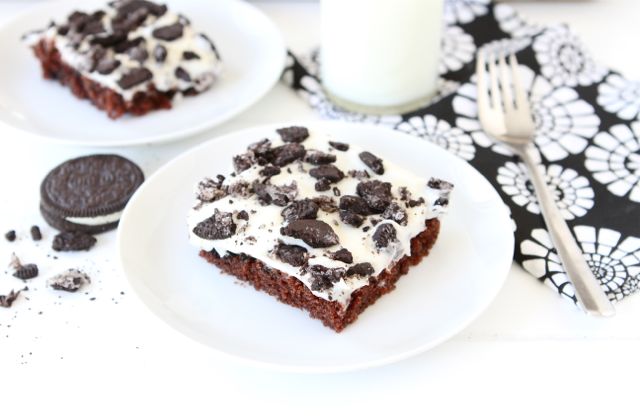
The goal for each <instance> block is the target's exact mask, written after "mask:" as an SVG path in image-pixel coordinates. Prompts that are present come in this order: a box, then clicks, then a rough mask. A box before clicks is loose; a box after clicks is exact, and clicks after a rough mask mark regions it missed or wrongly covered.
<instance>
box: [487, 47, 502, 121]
mask: <svg viewBox="0 0 640 420" xmlns="http://www.w3.org/2000/svg"><path fill="white" fill-rule="evenodd" d="M489 77H490V78H491V106H492V107H493V109H494V111H500V112H502V104H501V103H500V85H499V84H498V71H497V70H496V60H495V53H493V52H492V53H491V55H490V56H489Z"/></svg>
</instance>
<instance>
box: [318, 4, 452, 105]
mask: <svg viewBox="0 0 640 420" xmlns="http://www.w3.org/2000/svg"><path fill="white" fill-rule="evenodd" d="M442 6H443V0H321V9H322V44H321V51H320V54H321V56H320V57H321V77H322V82H323V85H324V88H325V90H326V91H327V93H328V94H329V96H330V97H331V98H332V99H333V100H334V101H335V102H336V103H338V104H340V105H343V106H345V107H347V108H349V109H354V110H359V111H369V112H375V111H380V112H399V111H407V110H410V109H412V108H416V107H418V106H420V105H421V104H422V103H424V102H426V100H428V99H429V97H431V96H432V95H434V93H435V92H436V83H437V78H438V59H439V53H440V37H441V31H442Z"/></svg>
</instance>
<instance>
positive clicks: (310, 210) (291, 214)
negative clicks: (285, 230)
mask: <svg viewBox="0 0 640 420" xmlns="http://www.w3.org/2000/svg"><path fill="white" fill-rule="evenodd" d="M319 208H320V207H319V206H318V204H317V203H316V202H315V201H313V200H311V199H308V198H305V199H302V200H296V201H294V202H293V203H291V204H289V205H288V206H287V207H285V208H284V209H283V210H282V212H281V213H280V214H282V217H283V218H284V220H286V221H287V222H292V221H294V220H300V219H315V218H316V217H318V210H319Z"/></svg>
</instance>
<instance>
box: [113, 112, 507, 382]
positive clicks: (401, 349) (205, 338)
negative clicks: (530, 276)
mask: <svg viewBox="0 0 640 420" xmlns="http://www.w3.org/2000/svg"><path fill="white" fill-rule="evenodd" d="M302 125H306V126H308V127H310V129H311V130H322V131H324V132H328V133H330V134H332V135H333V137H334V138H335V139H337V140H339V141H345V142H353V143H357V144H359V145H361V146H362V147H364V148H365V149H367V150H370V151H371V152H373V153H374V154H376V155H378V156H381V157H383V158H384V159H385V160H390V161H394V162H396V163H399V164H401V165H402V166H404V167H406V168H408V169H409V170H412V171H414V172H415V173H417V174H419V175H421V176H423V177H425V178H428V177H430V176H436V177H440V178H443V179H446V180H451V181H452V182H453V183H454V184H455V190H454V192H453V194H452V197H451V205H450V212H449V214H447V215H446V216H444V218H443V220H442V230H441V232H440V236H439V238H438V241H437V242H436V244H435V246H434V248H433V250H432V252H431V254H430V255H429V256H428V257H427V258H425V259H424V260H423V262H422V263H420V264H419V265H418V266H415V267H413V268H411V270H410V271H409V274H408V275H406V276H404V277H403V278H401V279H400V281H399V282H398V285H397V288H396V290H394V291H393V292H391V293H390V294H388V295H386V296H384V297H383V298H381V299H380V300H379V301H377V302H376V303H375V304H374V305H373V306H371V307H370V308H368V309H367V310H366V311H365V312H364V313H363V314H362V315H361V316H360V318H359V319H358V320H357V321H356V322H355V323H354V324H352V325H350V326H349V327H347V328H346V329H345V330H344V331H343V332H342V333H340V334H337V333H335V332H334V331H332V330H330V329H328V328H326V327H324V326H323V325H322V324H321V323H320V322H319V321H317V320H312V319H310V318H309V317H308V316H307V315H306V314H304V313H303V312H301V311H300V310H298V309H295V308H292V307H289V306H286V305H284V304H282V303H280V302H278V301H276V300H275V299H274V298H273V297H271V296H268V295H266V294H263V293H260V292H257V291H255V290H253V288H251V287H246V286H245V287H242V286H241V285H239V284H238V283H239V282H238V281H234V279H233V278H232V277H230V276H228V275H224V274H221V273H220V271H219V269H218V268H216V267H214V266H212V265H211V264H208V263H207V262H205V261H204V260H203V259H202V258H200V257H199V256H198V250H197V249H195V248H194V247H193V246H191V245H190V244H189V242H188V234H187V227H186V214H187V211H188V209H189V207H190V206H191V205H192V204H193V186H194V185H195V183H196V182H197V181H198V180H200V179H201V178H203V177H204V176H213V175H215V174H217V173H220V172H225V171H226V170H227V168H230V167H231V157H232V156H233V155H234V154H238V153H239V152H241V151H242V150H243V149H244V148H245V147H246V145H248V144H249V143H252V142H255V141H258V140H260V139H263V138H266V137H273V136H274V135H275V131H274V130H275V128H277V127H281V126H283V125H278V126H267V127H258V128H254V129H250V130H245V131H241V132H237V133H234V134H230V135H226V136H224V137H220V138H218V139H215V140H212V141H210V142H207V143H205V144H203V145H201V146H199V147H196V148H195V149H192V150H190V151H188V152H186V153H185V154H183V155H181V156H179V157H178V158H176V159H174V160H173V161H172V162H170V163H168V164H167V165H166V166H164V167H163V168H162V169H160V170H158V171H157V172H156V173H155V174H154V175H153V176H151V177H150V178H149V180H148V181H147V182H145V184H144V185H143V186H142V187H141V188H140V189H139V190H138V192H137V193H136V194H135V195H134V197H133V198H132V200H131V201H130V203H129V205H128V206H127V208H126V209H125V211H124V214H123V216H122V219H121V221H120V227H119V237H118V245H119V253H120V259H121V263H122V266H123V269H124V272H125V275H126V276H127V278H128V280H129V282H130V283H131V285H132V286H133V289H134V290H135V291H136V293H137V294H138V296H139V297H140V298H141V299H142V301H143V302H144V304H145V305H147V306H148V307H149V308H150V309H151V310H152V311H153V312H154V313H155V314H156V315H157V316H159V317H160V318H161V319H162V320H164V321H165V322H167V323H168V324H169V325H171V326H173V327H174V328H175V329H176V330H178V331H180V332H181V333H183V334H185V335H187V336H189V337H191V338H194V339H196V340H198V341H200V342H201V343H203V344H205V345H208V346H210V347H211V348H213V349H215V350H217V351H219V352H222V353H225V354H227V355H232V356H235V357H238V358H242V359H245V360H250V361H252V362H254V363H258V364H262V365H269V366H272V367H277V368H279V369H285V370H293V371H305V372H309V371H313V372H328V371H344V370H351V369H358V368H364V367H369V366H375V365H380V364H384V363H390V362H393V361H396V360H400V359H403V358H406V357H409V356H411V355H414V354H417V353H419V352H421V351H424V350H427V349H429V348H431V347H433V346H435V345H437V344H438V343H441V342H442V341H444V340H446V339H447V338H449V337H451V336H452V335H454V334H455V333H457V332H459V331H460V330H461V329H462V328H464V327H465V326H466V325H468V324H469V323H470V322H471V321H472V320H473V319H475V318H476V317H477V316H478V315H479V314H480V313H481V312H482V311H483V310H484V309H485V308H486V307H487V306H488V305H489V303H490V302H491V301H492V300H493V298H494V297H495V295H496V293H497V292H498V290H499V289H500V287H501V286H502V284H503V282H504V279H505V277H506V275H507V272H508V270H509V267H510V266H511V260H512V256H513V233H512V231H511V223H510V219H509V215H508V211H507V208H506V206H505V205H504V203H503V202H502V200H501V199H500V197H499V196H498V193H497V192H496V191H495V190H494V189H493V187H491V185H490V184H489V182H488V181H487V180H486V179H485V178H483V177H482V175H480V173H478V172H477V171H476V170H475V169H473V168H472V167H471V166H469V165H468V164H467V163H466V162H464V161H462V160H461V159H458V158H457V157H454V156H453V155H451V154H449V153H448V152H446V151H445V150H443V149H441V148H439V147H438V146H435V145H433V144H430V143H428V142H425V141H422V140H419V139H417V138H414V137H411V136H409V135H407V134H402V133H399V132H397V131H392V130H389V129H386V128H381V127H377V126H365V125H358V124H347V123H312V124H302Z"/></svg>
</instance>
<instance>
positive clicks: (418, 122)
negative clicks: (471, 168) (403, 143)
mask: <svg viewBox="0 0 640 420" xmlns="http://www.w3.org/2000/svg"><path fill="white" fill-rule="evenodd" d="M396 129H398V130H400V131H404V132H405V133H409V134H413V135H414V136H416V137H421V138H423V139H425V140H428V141H430V142H432V143H435V144H437V145H438V146H440V147H442V148H444V149H446V150H448V151H450V152H451V153H453V154H454V155H456V156H459V157H461V158H462V159H464V160H472V159H473V157H474V156H475V153H476V149H475V147H474V145H473V141H472V140H471V137H469V135H468V134H466V133H465V132H464V131H462V130H461V129H459V128H457V127H451V125H450V124H449V123H448V122H446V121H445V120H438V119H437V118H436V117H435V116H433V115H425V116H424V117H417V116H416V117H412V118H409V119H408V120H406V121H403V122H401V123H400V124H398V125H397V126H396Z"/></svg>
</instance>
